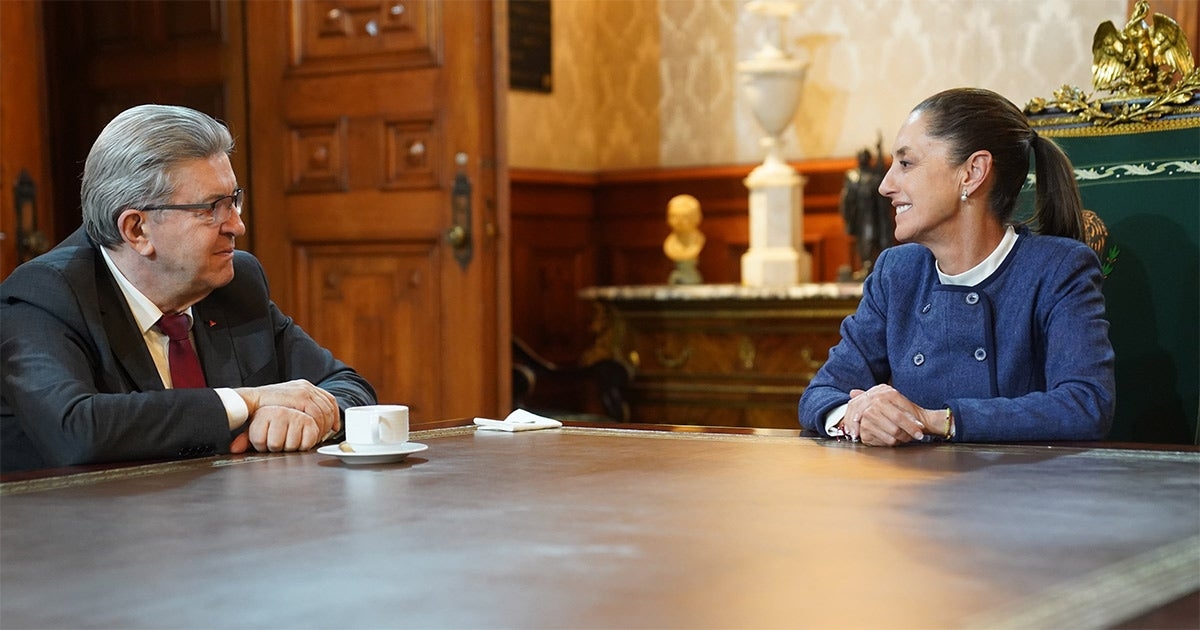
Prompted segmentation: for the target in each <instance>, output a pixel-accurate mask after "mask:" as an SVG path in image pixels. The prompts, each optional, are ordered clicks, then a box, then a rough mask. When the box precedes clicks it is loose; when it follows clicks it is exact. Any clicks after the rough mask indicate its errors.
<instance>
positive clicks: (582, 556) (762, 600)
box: [0, 426, 1200, 629]
mask: <svg viewBox="0 0 1200 630" xmlns="http://www.w3.org/2000/svg"><path fill="white" fill-rule="evenodd" d="M744 433H745V434H735V433H711V432H699V431H698V430H696V429H695V428H693V430H692V431H689V432H682V431H650V430H624V429H604V428H591V427H570V426H569V427H566V428H563V429H551V430H542V431H532V432H525V433H516V434H509V433H494V432H483V431H479V432H477V431H475V430H474V429H473V428H472V427H457V428H446V429H437V430H432V431H423V432H419V433H415V434H414V435H413V439H414V441H417V442H421V443H423V444H427V445H428V446H429V449H428V450H426V451H424V452H422V453H419V454H416V455H412V456H410V457H409V458H408V459H407V460H405V461H404V462H403V463H399V464H391V465H378V466H364V467H357V466H355V467H351V466H346V465H344V464H342V463H341V462H340V461H339V460H338V459H336V458H331V457H326V456H323V455H320V454H317V453H302V454H277V455H254V456H236V457H217V458H210V459H202V460H191V461H184V462H173V463H159V464H153V465H147V466H135V467H126V468H121V469H116V470H106V471H93V472H87V473H81V474H74V475H67V476H58V477H49V478H44V479H30V480H23V481H9V482H6V483H3V484H0V625H3V627H4V628H6V629H15V628H28V627H40V628H51V627H54V628H67V627H71V628H74V627H108V628H117V627H120V628H139V627H143V628H144V627H157V628H162V627H173V628H201V627H203V628H220V627H270V628H308V627H329V628H381V627H410V628H678V627H688V628H705V627H708V628H765V627H812V628H854V627H871V628H881V627H888V628H917V627H920V628H936V627H987V628H995V627H1004V626H1010V627H1071V628H1080V627H1094V626H1111V625H1113V624H1115V623H1118V622H1120V621H1122V620H1125V619H1128V618H1130V617H1133V616H1136V615H1140V614H1142V613H1144V612H1145V611H1147V610H1152V609H1155V608H1158V607H1160V606H1162V605H1163V604H1164V603H1167V602H1172V601H1179V600H1180V598H1181V597H1185V596H1188V594H1191V593H1194V592H1195V591H1197V589H1200V453H1197V452H1195V451H1194V450H1193V451H1191V452H1174V451H1149V450H1122V449H1111V448H1081V447H1067V446H1044V445H1026V446H986V445H970V446H967V445H918V446H912V447H905V448H897V449H880V448H870V447H864V446H861V445H857V444H850V443H846V442H835V441H826V440H813V439H808V438H801V437H797V435H796V434H795V432H787V431H771V430H766V431H761V430H760V431H746V432H744ZM1193 599H1194V597H1193ZM1184 601H1187V600H1184ZM1189 614H1191V613H1190V612H1185V615H1189ZM1196 614H1197V615H1198V617H1197V618H1195V619H1194V621H1197V622H1200V612H1198V613H1196ZM1185 621H1189V620H1187V619H1185Z"/></svg>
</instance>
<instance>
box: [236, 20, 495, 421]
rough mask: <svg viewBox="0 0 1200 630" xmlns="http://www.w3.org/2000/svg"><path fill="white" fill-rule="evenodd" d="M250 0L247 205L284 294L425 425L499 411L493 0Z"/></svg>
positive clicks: (306, 321) (305, 322) (388, 397)
mask: <svg viewBox="0 0 1200 630" xmlns="http://www.w3.org/2000/svg"><path fill="white" fill-rule="evenodd" d="M245 10H246V18H247V19H246V28H247V34H248V39H249V41H250V42H253V45H252V46H250V47H249V51H248V66H247V67H248V78H249V89H248V95H249V111H250V121H251V143H250V145H251V147H252V155H251V156H250V162H251V169H250V172H251V181H250V182H249V185H248V187H247V188H248V194H249V200H248V206H249V207H258V208H259V210H258V212H257V213H256V217H257V221H256V222H255V224H254V225H253V229H254V231H255V240H254V242H255V251H256V253H257V254H258V256H259V258H260V259H261V260H262V261H263V264H264V265H265V266H266V268H267V273H268V276H269V277H270V279H271V281H272V291H273V294H274V295H275V297H276V300H277V301H278V302H279V303H280V305H281V307H283V308H284V310H285V311H287V312H288V313H290V314H292V315H293V317H295V318H296V320H297V321H298V322H299V323H300V324H301V325H302V326H304V327H305V329H306V330H308V331H309V332H310V333H312V334H313V336H314V337H315V338H316V339H317V340H318V341H320V342H321V343H322V344H324V345H326V346H327V347H329V348H330V349H331V350H332V351H333V352H334V353H335V354H336V355H338V356H339V357H342V358H343V359H344V360H346V361H347V362H348V363H350V364H351V365H353V366H354V367H355V368H356V369H358V370H359V371H360V372H361V373H362V374H363V375H364V376H366V377H367V378H368V379H369V380H370V381H371V382H372V383H373V384H374V385H375V386H376V388H377V389H378V390H379V397H380V400H381V402H386V403H400V404H408V405H409V406H410V407H411V416H412V421H413V423H414V425H415V426H419V425H420V424H422V423H425V422H431V421H436V420H441V419H445V418H456V417H471V416H475V415H495V414H498V413H500V410H501V408H502V406H507V404H508V396H507V395H506V391H505V390H506V389H507V382H508V381H507V379H506V378H502V374H501V373H500V370H499V367H500V366H501V364H502V362H503V361H504V360H505V359H506V358H507V352H506V353H504V354H503V356H502V355H501V354H500V352H499V349H500V348H502V347H503V348H507V344H508V333H507V331H505V332H503V333H502V332H501V329H500V327H499V316H498V313H499V312H502V311H505V310H506V308H507V305H504V307H505V308H503V309H501V308H499V306H500V304H499V303H500V301H501V300H502V299H506V298H502V297H501V291H500V289H499V283H498V282H497V276H498V269H499V264H498V261H499V260H500V257H501V253H500V250H501V245H500V244H499V242H498V239H496V238H495V235H496V234H497V230H496V224H497V217H496V212H497V207H498V203H497V187H496V181H497V177H496V175H495V172H494V169H495V166H496V164H497V160H496V151H495V146H496V142H495V137H494V134H495V128H496V126H495V123H494V119H495V116H496V111H495V86H494V84H493V77H494V74H493V72H494V71H493V65H492V63H493V62H492V56H493V53H494V51H493V48H492V43H491V42H492V36H493V29H492V11H493V7H492V5H491V3H489V2H478V1H475V0H463V1H452V2H426V1H420V0H405V1H403V2H372V1H357V2H336V3H335V2H249V3H247V4H246V5H245ZM459 153H462V154H465V155H466V156H467V164H466V166H465V168H464V174H465V175H466V176H467V177H468V178H469V179H470V180H471V182H472V183H473V187H472V194H471V196H470V200H471V205H472V207H473V208H474V210H475V211H474V213H473V222H472V224H471V225H470V226H467V227H468V228H469V230H468V231H469V232H470V233H471V234H472V235H473V239H474V241H473V243H474V257H473V259H472V261H471V263H470V264H469V265H467V266H466V267H465V268H464V267H461V266H460V265H459V264H458V262H457V261H456V260H455V257H454V255H453V250H452V249H451V247H450V246H449V245H448V244H447V240H446V237H445V234H446V233H447V231H448V230H449V228H450V226H451V215H452V213H451V202H450V189H451V185H452V183H453V181H454V176H455V174H456V168H457V167H456V166H455V161H454V160H455V155H456V154H459ZM503 376H506V374H504V375H503Z"/></svg>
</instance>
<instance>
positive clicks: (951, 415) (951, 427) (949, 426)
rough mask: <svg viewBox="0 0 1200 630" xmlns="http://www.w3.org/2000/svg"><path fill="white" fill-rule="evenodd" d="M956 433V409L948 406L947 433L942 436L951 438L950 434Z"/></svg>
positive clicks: (947, 438) (946, 438)
mask: <svg viewBox="0 0 1200 630" xmlns="http://www.w3.org/2000/svg"><path fill="white" fill-rule="evenodd" d="M953 433H954V411H953V410H952V409H950V408H949V407H946V435H943V436H942V439H943V440H947V441H949V440H950V436H951V435H953Z"/></svg>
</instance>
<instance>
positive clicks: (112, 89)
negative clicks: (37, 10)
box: [0, 0, 253, 249]
mask: <svg viewBox="0 0 1200 630" xmlns="http://www.w3.org/2000/svg"><path fill="white" fill-rule="evenodd" d="M0 2H3V0H0ZM41 4H42V10H43V12H44V13H45V37H46V40H47V50H48V54H47V64H46V65H47V68H46V77H47V79H46V92H47V97H46V99H47V103H48V108H47V117H48V118H49V125H50V130H51V131H50V141H49V143H48V145H47V146H48V147H49V150H50V153H51V159H52V175H51V176H52V179H53V188H54V191H55V198H56V200H57V204H56V210H55V212H56V217H55V227H56V231H55V234H54V235H53V239H52V240H53V241H54V242H57V241H59V240H62V239H63V238H65V237H66V236H68V235H69V234H70V233H71V232H73V231H74V230H75V229H76V228H78V227H79V225H80V223H81V222H82V221H81V217H80V204H79V177H80V175H81V174H82V172H83V162H84V160H85V159H86V158H87V154H88V151H89V150H90V149H91V147H92V143H93V142H94V141H95V140H96V136H97V135H99V134H100V131H101V130H102V129H103V128H104V126H105V125H107V124H108V122H109V121H110V120H112V118H113V117H114V116H116V115H117V114H119V113H120V112H122V111H124V110H125V109H128V108H129V107H132V106H134V105H140V104H143V103H162V104H169V105H184V106H187V107H191V108H193V109H197V110H200V111H202V112H204V113H206V114H208V115H210V116H212V117H214V118H216V119H218V120H221V121H224V122H225V123H226V124H227V125H228V126H229V128H230V130H231V131H232V132H233V135H234V137H235V138H236V141H237V144H238V151H236V152H235V153H234V154H233V156H232V158H231V159H232V162H233V168H234V171H235V172H236V173H238V175H239V176H245V173H246V171H247V169H248V165H247V163H246V160H245V156H246V150H245V149H246V139H245V138H246V107H245V100H246V98H245V96H246V95H245V91H244V90H245V87H244V86H245V83H246V81H245V75H244V65H245V64H244V53H243V49H242V46H243V44H244V42H245V37H244V36H243V32H242V4H241V3H240V2H226V1H224V0H187V1H181V0H103V1H100V0H62V1H57V2H46V3H41ZM247 220H248V221H252V220H253V217H248V219H247ZM238 246H239V247H243V248H246V249H250V248H251V242H250V239H249V238H245V239H241V240H239V241H238Z"/></svg>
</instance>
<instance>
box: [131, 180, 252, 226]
mask: <svg viewBox="0 0 1200 630" xmlns="http://www.w3.org/2000/svg"><path fill="white" fill-rule="evenodd" d="M245 192H246V190H245V189H244V188H235V189H234V191H233V194H232V195H225V196H224V197H221V198H220V199H217V200H216V201H214V202H212V203H185V204H179V205H174V206H147V207H145V208H142V210H191V211H192V212H207V213H208V217H207V223H208V224H209V225H220V224H222V223H224V222H226V221H228V220H229V218H230V217H232V216H233V214H234V213H235V212H236V213H237V215H238V216H242V198H243V197H244V193H245Z"/></svg>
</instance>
